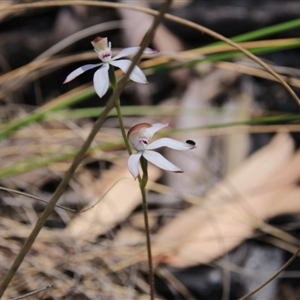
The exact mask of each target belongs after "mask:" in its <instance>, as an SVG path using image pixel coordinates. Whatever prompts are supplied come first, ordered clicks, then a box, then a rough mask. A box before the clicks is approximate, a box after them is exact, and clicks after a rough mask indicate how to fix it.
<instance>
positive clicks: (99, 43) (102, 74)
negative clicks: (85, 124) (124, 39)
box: [64, 36, 156, 98]
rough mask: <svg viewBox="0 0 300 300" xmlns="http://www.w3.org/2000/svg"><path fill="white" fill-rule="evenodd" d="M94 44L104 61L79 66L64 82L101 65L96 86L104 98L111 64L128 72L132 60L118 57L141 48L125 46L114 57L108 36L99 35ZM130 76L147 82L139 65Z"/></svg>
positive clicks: (96, 75)
mask: <svg viewBox="0 0 300 300" xmlns="http://www.w3.org/2000/svg"><path fill="white" fill-rule="evenodd" d="M92 45H93V46H94V50H95V51H96V53H97V54H98V57H99V59H100V60H101V61H102V62H101V63H99V64H89V65H84V66H82V67H79V68H78V69H76V70H74V71H73V72H71V73H70V74H69V75H68V76H67V78H66V80H65V81H64V83H67V82H69V81H71V80H73V79H74V78H76V77H77V76H79V75H81V74H82V73H84V72H86V71H88V70H90V69H93V68H96V67H100V69H99V70H97V71H96V72H95V74H94V88H95V91H96V93H97V94H98V96H99V97H100V98H102V97H103V95H105V93H106V92H107V90H108V88H109V76H108V70H109V65H112V66H114V67H118V68H120V69H121V70H122V71H123V72H124V73H126V72H127V70H128V69H129V67H130V64H131V61H130V60H129V59H120V60H117V59H119V58H121V57H124V56H129V55H134V54H136V53H137V52H138V50H139V49H140V47H129V48H125V49H123V50H121V51H120V52H119V53H118V54H117V55H116V56H114V57H112V51H111V42H108V40H107V38H102V37H99V36H98V37H96V38H95V39H94V40H93V41H92ZM143 53H144V54H153V53H156V51H154V50H152V49H150V48H146V49H145V51H144V52H143ZM129 77H130V79H131V80H133V81H135V82H138V83H147V79H146V76H145V75H144V73H143V71H142V70H141V69H140V68H139V67H137V66H135V67H134V69H133V71H132V72H131V74H130V76H129Z"/></svg>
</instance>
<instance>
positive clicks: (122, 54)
mask: <svg viewBox="0 0 300 300" xmlns="http://www.w3.org/2000/svg"><path fill="white" fill-rule="evenodd" d="M140 48H141V47H128V48H124V49H122V50H121V51H120V52H119V53H118V54H117V55H116V56H114V57H113V60H116V59H119V58H121V57H125V56H129V55H134V54H136V53H137V52H138V51H139V49H140ZM156 52H157V51H156V50H153V49H151V48H146V49H145V50H144V52H143V54H153V53H156Z"/></svg>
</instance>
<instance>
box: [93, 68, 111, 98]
mask: <svg viewBox="0 0 300 300" xmlns="http://www.w3.org/2000/svg"><path fill="white" fill-rule="evenodd" d="M108 69H109V65H108V64H103V66H102V67H101V68H100V69H99V70H97V71H96V72H95V74H94V88H95V91H96V93H97V94H98V96H99V97H100V98H102V97H103V95H105V93H106V92H107V90H108V87H109V78H108Z"/></svg>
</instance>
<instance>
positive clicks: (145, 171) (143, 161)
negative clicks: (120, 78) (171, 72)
mask: <svg viewBox="0 0 300 300" xmlns="http://www.w3.org/2000/svg"><path fill="white" fill-rule="evenodd" d="M109 79H110V83H111V86H112V88H113V89H115V88H116V86H117V84H116V76H115V72H114V69H113V67H110V68H109ZM115 107H116V110H117V115H118V120H119V127H120V130H121V133H122V136H123V140H124V143H125V145H126V149H127V151H128V154H129V155H131V154H132V151H131V147H130V144H129V141H128V138H127V135H126V132H125V128H124V123H123V116H122V111H121V103H120V98H118V99H117V100H116V102H115ZM147 163H148V162H147V160H146V159H145V158H144V157H143V156H142V157H141V167H142V171H143V177H142V178H141V176H138V180H139V184H140V190H141V195H142V205H143V215H144V223H145V232H146V247H147V257H148V268H149V286H150V299H151V300H152V299H153V300H154V294H155V293H154V290H155V289H154V287H155V285H154V271H153V261H152V251H151V235H150V226H149V217H148V203H147V195H146V185H147V182H148V168H147V167H148V164H147Z"/></svg>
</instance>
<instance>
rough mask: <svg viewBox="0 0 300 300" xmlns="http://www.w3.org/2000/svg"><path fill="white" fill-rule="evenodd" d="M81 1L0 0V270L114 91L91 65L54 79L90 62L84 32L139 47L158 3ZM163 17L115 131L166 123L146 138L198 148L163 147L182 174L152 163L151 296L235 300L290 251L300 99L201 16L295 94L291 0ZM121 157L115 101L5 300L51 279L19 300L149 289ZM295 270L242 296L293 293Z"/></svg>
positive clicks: (297, 204)
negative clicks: (143, 81)
mask: <svg viewBox="0 0 300 300" xmlns="http://www.w3.org/2000/svg"><path fill="white" fill-rule="evenodd" d="M77 2H78V3H77ZM77 2H76V5H72V1H47V0H44V1H31V0H24V1H18V0H4V1H1V2H0V22H1V26H0V106H1V110H0V118H1V119H0V120H1V123H0V162H1V169H0V189H1V190H0V208H1V209H0V216H1V217H0V232H1V234H0V265H1V269H0V280H1V279H2V278H4V276H5V274H6V273H7V271H8V269H9V268H10V266H11V264H12V262H13V260H14V258H15V257H16V254H17V253H19V250H20V248H21V246H22V245H23V243H24V241H25V239H26V238H27V236H28V235H29V233H30V232H31V230H32V228H33V226H34V225H35V223H36V221H37V219H38V217H39V215H40V214H41V212H42V211H43V209H44V207H45V205H46V204H45V202H46V201H48V200H49V199H50V198H51V196H52V194H53V192H54V191H55V189H56V187H57V186H58V184H59V183H60V181H61V178H62V177H63V175H64V172H65V171H66V170H67V169H68V167H69V166H70V163H71V162H72V158H74V156H75V154H76V152H77V151H78V150H79V149H80V147H81V145H82V143H83V141H84V140H85V139H86V137H87V136H88V134H89V132H90V130H91V128H92V126H93V123H94V121H95V120H96V118H97V117H98V116H99V114H100V113H101V111H102V109H103V107H104V106H105V104H106V102H107V100H108V99H109V96H110V95H111V90H109V92H108V93H107V94H106V95H105V97H103V98H102V99H99V97H98V96H97V95H96V94H95V92H94V89H93V86H92V78H93V74H94V73H93V71H88V72H86V73H84V74H83V75H81V76H79V77H77V78H76V79H74V80H73V81H71V82H70V83H67V84H63V82H64V80H65V78H66V76H67V75H68V74H69V73H70V72H71V71H73V70H74V69H75V68H77V67H79V66H81V65H84V64H87V63H97V62H98V58H97V55H96V53H95V52H94V51H93V47H92V45H91V41H92V40H93V39H94V38H95V37H96V36H101V37H107V38H108V39H109V41H111V43H112V48H113V53H117V52H118V51H119V50H120V49H122V48H125V47H130V46H137V45H139V43H140V42H141V40H142V38H143V36H144V34H145V33H146V32H147V29H148V28H149V26H150V25H151V22H152V20H153V16H151V15H149V14H146V13H145V11H144V12H143V10H146V9H153V10H159V8H160V6H161V4H162V3H163V2H164V1H159V0H157V1H150V0H148V1H147V0H142V1H133V0H131V1H130V0H119V1H108V2H104V1H94V3H92V4H91V2H90V1H80V3H79V1H77ZM36 4H38V6H39V7H36V6H37V5H36ZM73 4H74V3H73ZM18 5H23V6H22V7H20V6H18ZM126 5H127V7H126ZM129 6H130V7H129ZM132 6H135V7H138V9H137V10H134V9H132ZM169 13H170V15H172V16H176V17H178V18H177V19H174V18H172V16H171V17H170V16H169V17H167V18H166V19H165V21H164V22H163V24H161V26H160V27H159V29H158V30H157V31H156V34H155V37H154V39H153V41H152V43H151V45H150V47H151V48H153V49H156V50H158V51H159V52H158V53H157V54H155V55H152V56H150V55H148V56H146V55H145V56H144V57H143V59H142V61H141V63H140V67H141V68H143V71H144V72H145V74H146V76H147V79H148V81H149V84H148V85H139V84H137V83H134V82H128V84H127V86H126V88H125V90H124V91H123V93H122V95H121V104H122V112H123V116H124V124H125V127H126V129H128V128H130V127H131V126H133V125H135V124H137V123H141V122H148V123H151V124H152V123H157V122H159V123H165V122H167V123H169V124H170V126H169V127H168V129H166V130H164V131H161V132H160V133H159V134H157V136H159V135H161V136H170V137H173V138H176V139H179V140H183V141H185V140H188V139H190V140H194V141H195V142H196V144H197V148H196V149H195V150H192V151H184V152H179V151H178V152H177V151H174V150H166V149H161V153H162V154H163V155H164V156H165V157H167V158H168V159H170V161H172V162H173V163H174V164H176V165H178V166H180V167H181V168H182V169H183V170H184V171H185V172H184V173H183V174H170V173H166V172H164V171H162V170H160V169H157V168H156V167H154V166H153V165H150V166H149V176H150V182H149V184H148V186H147V187H148V202H149V218H150V225H151V233H152V242H153V255H154V262H155V277H156V291H157V299H203V300H214V299H216V300H218V299H222V300H225V299H238V298H240V297H242V296H243V295H245V294H247V293H249V292H251V291H252V290H254V289H255V288H256V287H258V286H259V285H260V284H262V283H263V282H265V281H266V280H267V279H268V278H270V277H271V276H272V275H273V274H274V273H275V272H276V271H277V270H278V269H279V268H280V267H281V266H282V265H283V264H284V263H285V262H286V261H287V260H288V259H289V258H290V257H291V256H292V255H293V253H295V252H296V251H297V249H298V247H299V246H300V240H299V237H300V232H299V229H300V218H299V213H300V197H299V196H300V190H299V187H298V182H299V178H300V153H299V150H298V148H299V144H300V135H299V131H300V124H299V119H300V113H299V112H300V110H299V103H297V101H296V100H295V99H293V97H292V96H291V95H290V94H289V92H288V91H287V90H286V89H285V88H284V87H283V86H282V85H281V84H280V83H278V82H277V80H276V79H274V77H273V76H272V75H271V74H270V73H269V72H267V71H266V70H265V69H263V68H262V67H261V66H260V65H259V64H257V63H256V62H254V61H253V60H251V59H249V58H248V57H246V56H245V55H243V54H242V53H241V52H239V51H237V50H236V49H234V48H232V47H231V46H228V45H226V44H225V43H222V42H220V41H218V40H217V39H216V38H214V37H212V36H210V35H208V34H206V33H204V32H203V31H202V30H201V28H199V27H197V24H198V25H202V26H204V27H207V28H209V29H211V30H213V31H215V32H217V33H219V34H221V35H223V36H225V37H228V38H231V39H232V40H233V41H235V42H237V43H239V44H240V45H241V46H243V47H244V48H246V49H248V50H249V51H250V52H252V53H254V54H255V55H257V56H258V57H259V58H260V59H262V60H263V61H264V62H265V63H267V64H268V65H269V66H271V67H272V69H273V70H274V71H276V72H277V73H278V74H280V75H281V76H282V78H283V79H284V80H285V81H286V82H287V83H288V84H289V85H290V86H291V87H292V89H293V90H294V91H295V93H296V94H297V95H298V96H300V93H299V91H300V89H299V88H300V51H299V47H300V37H299V33H300V5H299V1H297V0H286V1H282V0H260V1H253V0H252V1H249V0H248V1H246V0H239V1H236V0H226V1H214V0H211V1H204V0H181V1H180V0H174V1H173V3H172V7H171V10H170V11H169ZM187 21H188V22H187ZM116 74H117V76H118V77H120V76H121V73H119V71H116ZM127 159H128V154H127V152H126V150H125V148H124V146H123V142H122V138H121V134H120V130H119V127H118V120H117V118H116V112H115V111H114V110H113V111H112V112H111V114H110V115H109V117H108V118H107V120H106V122H105V124H104V126H103V128H102V129H101V130H100V131H99V133H98V134H97V136H96V138H95V140H94V142H93V144H92V146H91V148H90V150H89V151H88V153H87V155H86V157H85V159H84V161H83V162H82V164H81V165H80V167H79V168H78V169H77V171H76V173H75V174H74V176H73V178H72V180H71V181H70V184H69V185H68V188H67V189H66V191H65V193H64V194H63V196H62V197H61V199H60V200H59V202H58V204H59V205H60V206H63V207H64V208H62V207H56V208H55V211H54V212H53V213H52V215H51V217H50V218H49V219H48V221H47V222H46V225H45V228H44V229H43V230H42V232H41V233H40V235H39V236H38V238H37V240H36V242H35V243H34V245H33V247H32V249H31V250H30V252H29V253H28V255H27V256H26V259H25V260H24V262H23V264H22V266H21V268H20V269H19V271H18V272H17V275H16V276H15V277H14V279H13V281H12V282H11V284H10V286H9V288H8V290H7V291H6V294H5V296H4V299H20V298H17V297H19V296H21V295H24V294H26V293H28V292H31V291H35V290H38V289H41V288H43V287H46V286H48V285H50V284H52V283H53V284H54V286H53V287H51V288H48V289H46V290H45V291H42V292H40V293H38V294H36V295H34V296H31V297H28V299H49V300H50V299H55V300H58V299H148V298H149V296H148V294H147V293H148V289H149V287H148V283H147V260H146V250H145V233H144V221H143V213H142V208H141V197H140V191H139V187H138V183H137V182H135V181H134V180H133V178H132V177H131V175H130V173H129V172H128V169H127ZM27 194H30V195H34V196H35V197H36V198H37V199H32V198H30V197H28V195H27ZM43 201H44V202H43ZM95 204H96V205H95ZM82 210H85V212H80V211H82ZM299 267H300V260H299V258H296V259H295V260H294V261H293V262H292V263H291V264H290V265H289V266H288V267H287V269H285V270H284V271H283V272H281V273H280V275H279V276H278V277H277V278H276V279H274V280H272V281H271V283H269V284H268V285H267V286H266V287H264V288H263V289H262V290H260V291H259V292H258V293H256V294H255V295H253V296H252V297H251V298H250V299H257V300H269V299H270V300H271V299H272V300H273V299H278V300H281V299H289V300H291V299H299V293H300V289H299V286H300V279H299V277H300V271H299Z"/></svg>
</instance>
